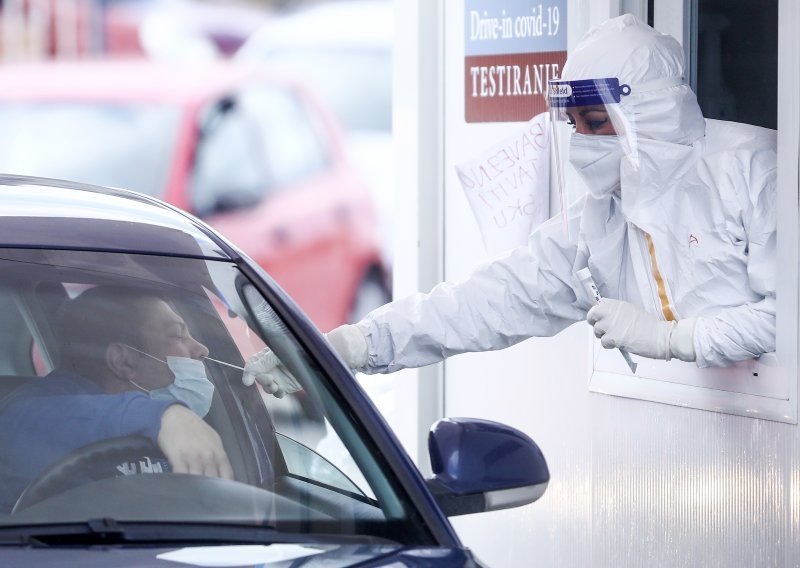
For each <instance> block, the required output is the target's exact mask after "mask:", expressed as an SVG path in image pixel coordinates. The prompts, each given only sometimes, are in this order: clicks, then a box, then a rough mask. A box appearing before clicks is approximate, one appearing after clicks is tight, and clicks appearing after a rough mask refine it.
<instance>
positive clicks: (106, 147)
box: [0, 101, 180, 197]
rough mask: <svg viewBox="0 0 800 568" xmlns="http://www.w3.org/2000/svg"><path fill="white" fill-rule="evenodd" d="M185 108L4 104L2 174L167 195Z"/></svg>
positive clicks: (1, 107) (0, 126)
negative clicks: (30, 176)
mask: <svg viewBox="0 0 800 568" xmlns="http://www.w3.org/2000/svg"><path fill="white" fill-rule="evenodd" d="M179 118H180V113H179V111H178V110H177V109H176V108H173V107H171V106H169V105H156V104H123V103H114V104H112V103H102V102H44V101H43V102H26V103H21V102H19V103H18V102H8V101H6V102H2V103H0V131H2V132H3V133H4V134H5V136H3V137H2V138H0V171H2V172H4V173H8V174H19V175H32V176H39V177H48V178H56V179H67V180H71V181H79V182H84V183H91V184H97V185H106V186H111V187H121V188H124V189H130V190H133V191H138V192H140V193H145V194H148V195H153V196H156V197H160V196H162V195H163V194H164V192H165V191H166V187H167V178H168V176H169V169H170V165H171V163H172V158H173V155H174V152H175V145H176V139H177V133H178V121H179Z"/></svg>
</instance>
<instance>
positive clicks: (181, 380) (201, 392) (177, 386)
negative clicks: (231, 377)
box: [128, 345, 214, 418]
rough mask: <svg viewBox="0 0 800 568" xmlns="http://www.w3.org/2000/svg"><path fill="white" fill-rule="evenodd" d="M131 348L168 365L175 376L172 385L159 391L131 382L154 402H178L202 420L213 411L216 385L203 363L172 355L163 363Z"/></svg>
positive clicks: (142, 352)
mask: <svg viewBox="0 0 800 568" xmlns="http://www.w3.org/2000/svg"><path fill="white" fill-rule="evenodd" d="M128 347H130V345H128ZM130 348H131V349H133V350H134V351H136V352H137V353H141V354H142V355H146V356H148V357H150V358H151V359H155V360H156V361H158V362H159V363H163V364H165V365H167V366H168V367H169V369H170V371H172V374H173V375H175V380H174V381H173V382H172V383H170V384H168V385H167V386H165V387H160V388H157V389H152V390H149V389H146V388H144V387H143V386H141V385H139V384H137V383H135V382H134V381H130V382H131V384H133V385H134V386H135V387H137V388H139V389H141V390H143V391H145V392H146V393H147V394H149V395H150V398H152V399H153V400H177V401H178V402H182V403H184V404H185V405H186V406H188V407H189V409H190V410H191V411H192V412H194V413H195V414H197V415H198V416H199V417H200V418H203V417H205V415H206V414H208V411H209V410H211V399H212V397H213V396H214V383H212V382H211V381H210V380H208V377H207V376H206V366H205V365H204V364H203V362H202V361H199V360H197V359H191V358H189V357H174V356H172V355H169V356H167V360H166V361H162V360H161V359H159V358H158V357H153V356H152V355H150V354H149V353H145V352H144V351H140V350H139V349H136V348H135V347H130Z"/></svg>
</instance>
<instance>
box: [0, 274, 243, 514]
mask: <svg viewBox="0 0 800 568" xmlns="http://www.w3.org/2000/svg"><path fill="white" fill-rule="evenodd" d="M56 332H57V335H58V337H59V339H60V342H61V346H60V355H59V357H58V365H57V367H56V370H55V371H53V372H52V373H50V374H49V375H48V376H47V377H43V378H41V379H40V380H36V381H33V382H30V383H28V384H26V385H25V386H23V387H20V388H19V389H17V390H16V391H15V392H14V393H12V394H11V395H10V396H9V397H7V398H6V400H4V401H3V403H2V405H0V476H2V479H3V483H2V484H0V506H2V507H3V508H5V510H6V511H8V510H10V509H11V507H13V505H14V503H15V502H16V500H17V498H18V497H19V495H20V494H21V493H22V491H23V490H24V489H25V487H26V486H27V485H28V484H29V483H30V482H31V481H33V480H34V479H36V477H37V476H39V475H40V474H42V473H43V472H44V471H46V470H47V469H48V467H49V466H51V465H52V464H53V463H55V462H56V461H58V460H59V459H60V458H62V457H64V456H66V455H67V454H69V453H70V452H72V451H74V450H76V449H78V448H80V447H82V446H86V445H88V444H92V443H94V442H98V441H101V440H105V439H108V438H115V437H120V436H144V437H147V438H149V439H150V440H152V441H153V442H154V443H155V444H156V445H157V446H158V448H159V449H160V450H161V452H163V454H164V456H165V457H166V459H167V461H168V463H160V462H159V460H158V458H155V457H154V458H153V459H152V460H151V458H150V457H146V459H145V461H144V462H142V463H145V464H147V466H146V467H145V468H141V469H142V470H141V471H140V470H136V468H135V467H133V466H132V465H131V464H130V463H124V464H119V465H116V464H110V465H109V469H110V470H111V471H110V472H109V476H111V475H119V474H130V473H146V472H160V471H169V470H171V471H173V472H175V473H190V474H197V475H207V476H213V477H222V478H227V479H232V478H233V472H232V469H231V465H230V462H229V461H228V457H227V455H226V453H225V450H224V448H223V446H222V442H221V440H220V437H219V435H218V434H217V433H216V432H215V431H214V430H213V428H211V427H210V426H209V425H208V424H206V423H205V422H204V421H203V419H202V417H203V416H204V415H205V414H206V413H207V412H208V410H209V408H210V405H211V397H212V395H213V389H214V386H213V384H212V383H211V382H210V381H208V379H207V378H206V377H205V370H204V365H203V362H202V360H201V358H202V357H204V356H206V355H207V354H208V350H207V349H206V347H205V346H204V345H203V344H201V343H199V342H198V341H196V340H195V339H194V338H193V337H192V335H191V334H190V333H189V330H188V328H187V327H186V324H185V322H184V321H183V319H182V318H181V317H180V316H179V315H178V314H177V313H175V311H173V310H172V308H171V307H170V306H169V304H167V303H166V302H165V301H164V300H163V299H162V298H160V297H159V296H158V295H155V294H153V293H151V292H148V291H142V290H136V289H129V288H119V287H112V286H98V287H95V288H91V289H89V290H86V291H85V292H83V293H82V294H81V295H80V296H78V297H77V298H75V299H73V300H70V301H68V302H67V304H66V306H65V308H64V309H63V310H62V313H61V314H60V316H59V318H58V322H57V330H56ZM162 461H163V460H162ZM133 463H134V464H135V463H136V462H133Z"/></svg>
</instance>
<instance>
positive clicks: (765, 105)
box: [687, 0, 778, 129]
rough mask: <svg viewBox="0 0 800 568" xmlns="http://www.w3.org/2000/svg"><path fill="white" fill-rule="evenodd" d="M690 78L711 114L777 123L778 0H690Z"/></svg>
mask: <svg viewBox="0 0 800 568" xmlns="http://www.w3.org/2000/svg"><path fill="white" fill-rule="evenodd" d="M690 19H691V27H690V30H689V34H690V35H689V42H688V43H689V50H688V53H687V55H688V57H689V61H688V70H689V77H687V78H688V79H689V82H690V84H691V86H692V88H693V89H694V92H695V93H697V100H698V102H699V103H700V108H701V109H702V110H703V116H705V117H706V118H716V119H719V120H730V121H733V122H744V123H747V124H754V125H756V126H763V127H765V128H773V129H774V128H777V123H778V90H777V85H778V0H759V1H758V2H753V1H752V0H691V12H690Z"/></svg>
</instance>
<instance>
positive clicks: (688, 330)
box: [669, 318, 697, 361]
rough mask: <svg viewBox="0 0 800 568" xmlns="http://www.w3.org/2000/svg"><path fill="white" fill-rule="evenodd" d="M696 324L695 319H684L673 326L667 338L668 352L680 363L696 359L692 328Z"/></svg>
mask: <svg viewBox="0 0 800 568" xmlns="http://www.w3.org/2000/svg"><path fill="white" fill-rule="evenodd" d="M696 324H697V319H696V318H686V319H682V320H680V321H679V322H678V323H677V324H676V325H675V327H674V329H673V330H672V335H671V336H670V338H669V351H670V354H671V356H672V357H674V358H676V359H680V360H681V361H695V359H697V356H696V354H695V350H694V328H695V325H696Z"/></svg>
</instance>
